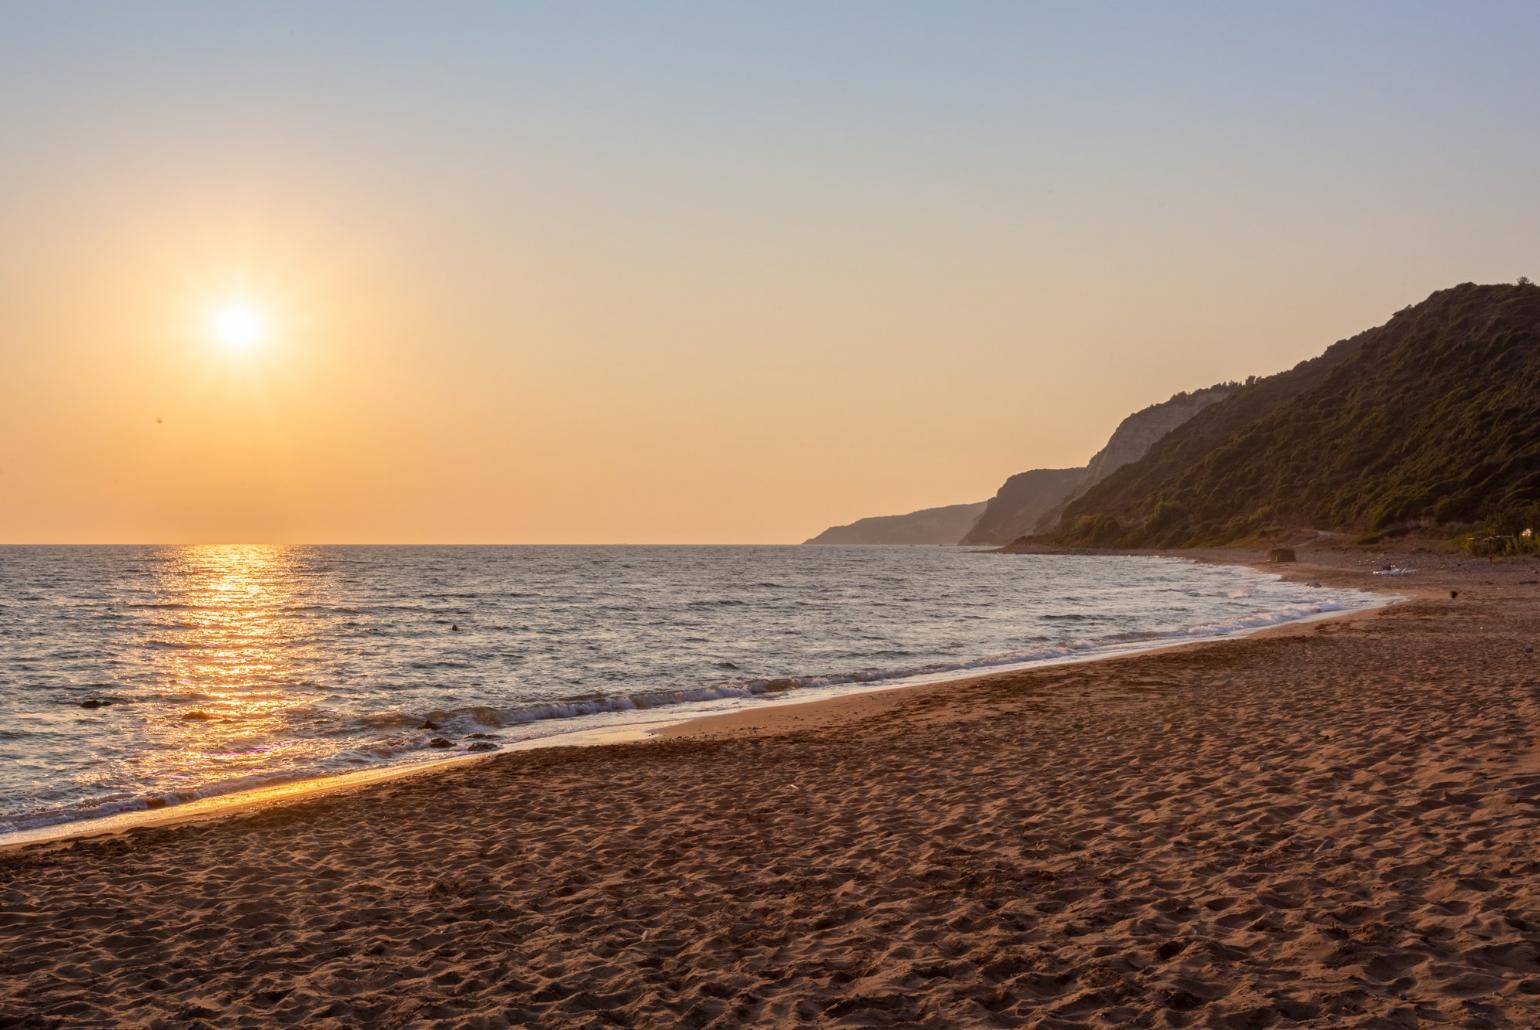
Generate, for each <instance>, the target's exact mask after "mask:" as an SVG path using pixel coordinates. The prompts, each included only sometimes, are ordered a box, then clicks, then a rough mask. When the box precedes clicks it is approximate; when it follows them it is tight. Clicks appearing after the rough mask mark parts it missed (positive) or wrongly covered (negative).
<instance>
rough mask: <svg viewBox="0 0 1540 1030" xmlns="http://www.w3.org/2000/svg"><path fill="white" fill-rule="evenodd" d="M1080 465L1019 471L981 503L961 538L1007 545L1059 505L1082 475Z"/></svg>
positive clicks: (978, 542)
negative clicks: (1078, 466) (981, 508)
mask: <svg viewBox="0 0 1540 1030" xmlns="http://www.w3.org/2000/svg"><path fill="white" fill-rule="evenodd" d="M1085 472H1086V470H1085V469H1083V468H1072V469H1032V470H1031V471H1030V472H1018V473H1016V475H1014V476H1012V477H1011V478H1009V479H1007V480H1006V481H1005V483H1004V484H1002V485H1001V487H1000V490H999V492H998V493H996V494H995V495H994V496H993V497H991V498H990V499H989V501H988V503H987V504H986V505H985V506H984V509H983V511H982V512H981V513H980V514H979V517H978V521H976V522H975V523H974V524H973V525H972V527H970V528H969V529H968V531H967V535H966V536H963V537H962V538H961V542H962V543H964V544H969V545H976V544H996V545H998V544H1006V543H1010V542H1011V541H1012V540H1014V539H1016V538H1017V537H1019V536H1021V535H1022V534H1023V533H1027V532H1030V531H1031V529H1032V527H1033V526H1035V525H1037V522H1038V520H1039V519H1040V518H1042V517H1043V515H1044V514H1046V513H1047V512H1048V511H1049V510H1050V509H1053V508H1057V507H1059V506H1061V505H1062V504H1063V502H1064V500H1065V499H1066V498H1067V497H1069V495H1070V492H1071V491H1072V490H1074V489H1075V488H1076V487H1077V486H1078V485H1079V484H1080V481H1081V480H1082V479H1083V478H1084V477H1085Z"/></svg>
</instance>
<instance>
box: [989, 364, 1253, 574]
mask: <svg viewBox="0 0 1540 1030" xmlns="http://www.w3.org/2000/svg"><path fill="white" fill-rule="evenodd" d="M1235 388H1236V387H1235V386H1233V385H1218V386H1211V387H1208V388H1207V389H1204V390H1195V391H1193V392H1191V393H1179V394H1177V395H1176V396H1174V397H1172V398H1170V399H1169V400H1165V401H1162V402H1160V403H1159V404H1151V405H1150V406H1149V407H1147V408H1143V409H1141V410H1139V411H1136V412H1134V413H1133V414H1132V415H1129V416H1128V417H1127V418H1125V419H1124V420H1123V421H1122V422H1120V423H1119V424H1118V427H1117V429H1115V430H1114V431H1113V433H1112V436H1111V437H1110V438H1108V440H1107V443H1106V445H1105V446H1104V447H1102V449H1101V450H1099V451H1097V452H1096V454H1095V455H1093V456H1092V458H1091V460H1090V461H1089V462H1088V463H1087V464H1086V466H1085V467H1084V468H1072V469H1033V470H1031V471H1030V472H1020V473H1017V474H1016V475H1014V476H1012V477H1011V478H1009V479H1007V480H1006V481H1005V483H1004V485H1003V486H1001V487H1000V490H999V492H998V493H996V494H995V496H994V497H993V498H991V499H990V501H989V506H988V507H987V508H985V509H984V513H983V514H982V515H980V516H979V519H978V521H977V522H976V523H974V525H973V528H972V529H970V530H969V531H968V535H967V536H965V537H963V538H962V542H963V543H964V544H1005V543H1009V542H1010V541H1012V540H1015V539H1016V538H1017V537H1019V536H1022V535H1024V534H1028V533H1032V532H1034V531H1036V532H1041V531H1043V530H1046V529H1050V528H1052V527H1053V526H1055V525H1057V524H1058V522H1059V516H1060V514H1061V513H1062V512H1063V510H1064V506H1065V504H1067V503H1068V502H1069V501H1070V500H1072V499H1074V498H1076V497H1078V496H1080V495H1081V494H1083V493H1084V492H1085V491H1087V490H1089V489H1090V488H1091V487H1093V486H1095V485H1096V484H1097V483H1099V482H1101V481H1102V480H1103V479H1105V478H1107V477H1108V476H1109V475H1111V474H1112V473H1113V472H1116V471H1117V470H1118V469H1119V468H1121V467H1123V466H1124V465H1126V464H1128V463H1129V462H1131V461H1137V460H1138V459H1139V458H1141V457H1143V456H1144V454H1145V452H1146V451H1148V450H1149V449H1150V448H1151V447H1152V446H1154V444H1155V442H1156V441H1157V440H1159V439H1161V438H1162V437H1164V436H1165V435H1166V434H1167V433H1169V432H1171V430H1173V429H1175V428H1176V427H1177V426H1179V425H1181V424H1182V423H1184V422H1186V421H1187V420H1188V419H1190V418H1192V417H1193V416H1194V415H1196V414H1197V413H1198V412H1200V411H1202V410H1203V409H1204V408H1207V407H1208V406H1209V405H1211V404H1214V403H1216V402H1218V401H1220V400H1223V399H1224V398H1225V397H1228V396H1229V395H1230V394H1231V393H1232V392H1234V390H1235Z"/></svg>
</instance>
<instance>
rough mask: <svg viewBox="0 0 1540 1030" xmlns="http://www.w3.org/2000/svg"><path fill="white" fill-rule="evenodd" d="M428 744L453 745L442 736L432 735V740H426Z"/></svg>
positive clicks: (430, 745)
mask: <svg viewBox="0 0 1540 1030" xmlns="http://www.w3.org/2000/svg"><path fill="white" fill-rule="evenodd" d="M428 746H429V747H454V745H453V744H451V743H450V742H449V741H447V740H445V739H444V738H443V737H434V738H433V739H432V740H430V741H428Z"/></svg>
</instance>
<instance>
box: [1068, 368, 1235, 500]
mask: <svg viewBox="0 0 1540 1030" xmlns="http://www.w3.org/2000/svg"><path fill="white" fill-rule="evenodd" d="M1234 392H1235V391H1234V389H1233V388H1232V387H1228V386H1211V387H1209V388H1208V389H1206V390H1198V391H1196V392H1194V393H1189V394H1187V395H1185V396H1177V397H1173V398H1171V399H1170V400H1169V401H1166V402H1165V403H1163V404H1152V405H1151V406H1150V407H1148V408H1145V409H1144V410H1143V411H1136V412H1134V413H1133V414H1132V415H1130V416H1128V417H1127V418H1125V419H1124V420H1123V421H1122V422H1121V423H1119V424H1118V428H1117V429H1116V430H1114V431H1113V434H1112V437H1111V439H1109V440H1108V441H1107V446H1105V447H1103V448H1102V449H1101V450H1099V451H1097V452H1096V455H1095V456H1094V457H1093V458H1092V459H1091V460H1090V461H1089V462H1087V463H1086V467H1085V478H1084V479H1083V480H1082V481H1081V483H1080V485H1079V487H1078V488H1077V489H1076V490H1075V493H1074V495H1073V497H1078V496H1080V495H1081V494H1083V493H1085V492H1086V491H1087V490H1089V489H1091V487H1093V486H1095V485H1096V484H1097V483H1100V482H1101V481H1102V480H1104V479H1106V478H1107V477H1108V476H1110V475H1112V474H1113V473H1114V472H1116V471H1117V470H1118V469H1120V468H1122V467H1123V466H1124V465H1127V464H1129V463H1130V462H1134V461H1138V460H1139V459H1140V458H1142V457H1144V456H1145V455H1146V454H1148V453H1149V450H1150V448H1151V447H1154V446H1155V442H1156V441H1157V440H1159V439H1160V438H1161V437H1163V436H1165V435H1166V434H1167V433H1169V432H1171V430H1173V429H1175V428H1176V427H1177V426H1179V425H1181V424H1182V423H1183V422H1186V421H1187V420H1188V419H1190V418H1192V417H1193V416H1194V415H1196V414H1197V413H1198V412H1200V411H1202V410H1203V409H1204V408H1206V407H1208V406H1209V405H1210V404H1215V403H1218V402H1219V401H1222V400H1224V399H1225V398H1226V397H1228V396H1230V394H1232V393H1234ZM1073 497H1071V498H1066V503H1068V501H1069V500H1072V499H1073Z"/></svg>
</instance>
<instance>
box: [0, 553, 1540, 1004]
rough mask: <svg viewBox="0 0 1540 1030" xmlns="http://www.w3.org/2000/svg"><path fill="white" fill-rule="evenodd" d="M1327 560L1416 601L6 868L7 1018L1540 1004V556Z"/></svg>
mask: <svg viewBox="0 0 1540 1030" xmlns="http://www.w3.org/2000/svg"><path fill="white" fill-rule="evenodd" d="M1303 557H1309V556H1303ZM1319 557H1320V559H1321V561H1322V562H1323V564H1322V565H1320V566H1318V567H1306V566H1299V567H1296V568H1295V569H1294V570H1292V574H1295V575H1300V576H1302V577H1304V578H1307V579H1310V578H1315V579H1321V580H1328V579H1330V580H1332V581H1334V582H1337V581H1340V582H1344V583H1351V584H1354V585H1362V586H1369V587H1372V588H1382V589H1389V590H1393V591H1396V592H1399V593H1403V594H1413V595H1415V599H1414V600H1413V601H1411V602H1410V603H1407V604H1404V605H1399V606H1396V607H1394V608H1390V609H1385V610H1383V611H1381V612H1378V613H1374V614H1371V615H1365V616H1357V617H1353V618H1350V619H1345V620H1335V621H1331V622H1324V623H1317V624H1314V625H1307V626H1303V627H1295V628H1293V629H1291V630H1286V631H1284V632H1274V633H1269V634H1265V635H1261V636H1258V637H1253V638H1249V639H1246V640H1242V641H1230V642H1221V643H1214V644H1204V645H1196V646H1193V647H1188V648H1183V649H1180V650H1175V651H1167V652H1159V653H1154V654H1148V655H1142V656H1136V657H1130V658H1120V659H1115V660H1110V661H1105V662H1098V663H1091V664H1084V665H1073V666H1062V667H1057V668H1045V669H1039V670H1032V671H1025V672H1011V673H1004V674H998V675H993V676H986V677H980V678H977V679H974V680H970V681H967V682H964V683H953V684H946V685H939V686H926V687H916V688H911V689H907V690H901V691H890V692H885V693H881V694H870V695H861V696H854V697H850V698H843V699H838V700H834V701H828V702H821V703H818V704H816V705H799V706H785V707H780V708H775V709H767V710H762V711H759V712H746V713H741V714H738V715H734V716H729V717H722V718H719V719H713V720H700V721H697V722H696V723H693V724H689V725H687V726H683V727H679V728H677V729H675V730H671V731H669V732H668V734H667V735H665V736H662V737H660V738H659V739H656V740H652V741H649V742H645V743H637V744H625V745H616V746H608V747H591V748H559V749H548V750H536V751H529V752H524V753H516V754H507V755H500V756H496V757H494V758H491V759H488V760H486V761H483V762H477V763H475V764H470V765H465V766H461V767H458V768H453V769H447V770H444V771H442V772H440V773H438V774H435V775H431V776H415V777H409V778H406V779H401V780H395V781H392V782H388V783H383V784H377V785H374V786H371V787H367V788H363V789H357V790H351V791H343V792H334V793H329V794H326V795H322V796H318V797H312V798H309V799H306V800H302V801H297V802H291V803H288V804H282V805H278V804H274V805H270V806H267V807H264V808H260V809H258V810H255V811H245V812H243V813H241V814H237V815H234V816H231V817H228V818H224V819H220V820H217V821H200V822H194V823H188V824H184V825H169V826H158V827H150V828H142V829H137V830H134V831H132V832H129V833H125V834H118V835H115V836H111V837H105V838H98V839H90V840H83V841H77V842H74V843H70V844H67V845H52V846H46V847H35V848H29V849H23V850H19V851H12V852H9V853H6V854H4V855H0V1025H11V1024H18V1025H24V1026H26V1025H50V1024H52V1023H54V1022H59V1023H65V1024H74V1023H95V1024H102V1023H109V1024H122V1023H128V1024H140V1023H152V1022H154V1021H156V1020H164V1021H166V1022H167V1023H168V1024H174V1025H197V1024H200V1023H202V1024H207V1025H211V1026H212V1025H239V1024H247V1025H268V1024H272V1023H296V1024H304V1025H307V1026H356V1025H362V1024H367V1025H405V1024H413V1025H417V1024H421V1023H425V1022H432V1021H438V1020H443V1021H448V1022H451V1023H454V1024H457V1025H458V1024H459V1023H461V1022H463V1021H466V1020H471V1021H472V1025H485V1026H502V1025H518V1024H525V1025H528V1024H536V1025H573V1026H604V1025H616V1024H619V1025H642V1026H659V1025H708V1024H716V1025H723V1026H726V1025H737V1024H743V1023H776V1024H787V1025H793V1024H826V1025H916V1024H921V1025H937V1026H941V1025H1001V1026H1012V1025H1023V1024H1025V1025H1042V1026H1077V1025H1102V1026H1236V1027H1253V1026H1255V1027H1261V1026H1271V1025H1288V1024H1291V1023H1293V1024H1304V1025H1326V1026H1356V1025H1365V1026H1399V1025H1406V1026H1413V1025H1417V1024H1418V1023H1419V1022H1420V1021H1421V1022H1449V1023H1453V1024H1455V1025H1462V1026H1529V1025H1537V1024H1540V853H1537V851H1536V842H1537V841H1540V738H1537V732H1540V660H1537V657H1536V655H1535V653H1534V651H1533V647H1534V646H1535V645H1534V641H1535V639H1536V638H1537V637H1540V562H1535V561H1526V562H1514V563H1508V564H1501V565H1488V564H1487V563H1485V562H1477V561H1474V560H1469V559H1467V560H1464V561H1457V560H1453V559H1439V558H1434V557H1432V556H1427V555H1410V556H1405V557H1401V556H1396V557H1393V558H1392V559H1391V560H1394V561H1396V562H1398V563H1401V564H1407V565H1411V566H1413V567H1415V568H1417V569H1418V570H1419V571H1418V572H1417V574H1416V575H1413V576H1407V577H1399V578H1394V579H1377V578H1371V577H1369V576H1367V575H1365V572H1366V571H1367V569H1368V568H1372V567H1377V566H1378V564H1380V562H1381V561H1382V560H1383V559H1372V558H1370V557H1369V556H1365V555H1340V554H1331V555H1324V556H1319ZM999 560H1005V561H1008V560H1010V558H1009V557H1008V556H1002V557H1001V558H1000V559H999ZM1311 560H1314V559H1313V558H1312V559H1311ZM1451 590H1458V591H1459V597H1458V598H1451V597H1450V596H1449V592H1450V591H1451Z"/></svg>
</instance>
